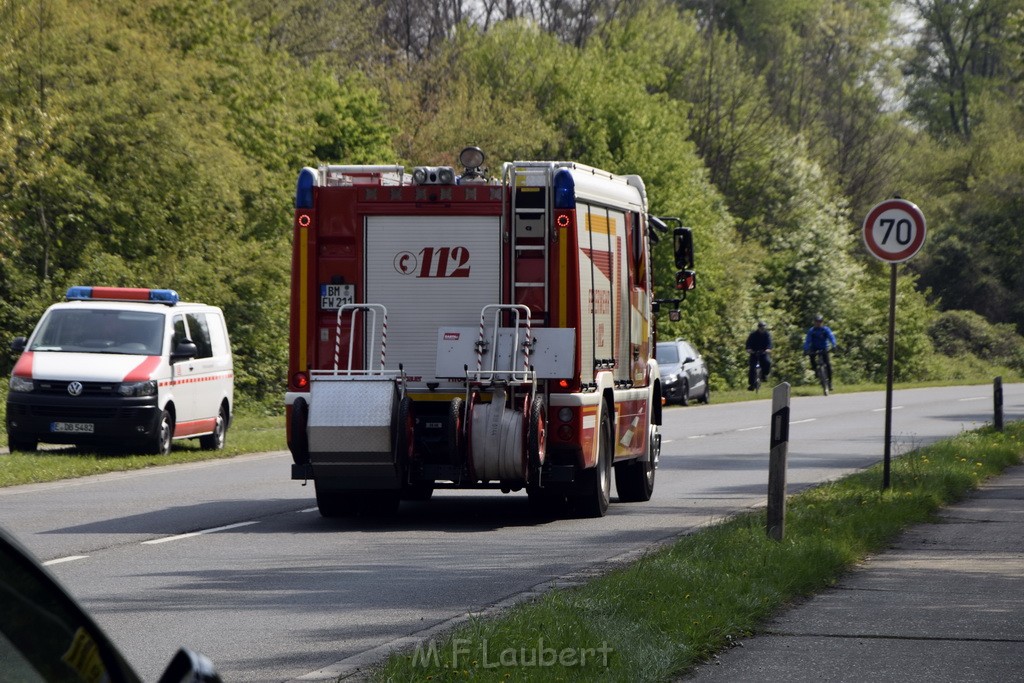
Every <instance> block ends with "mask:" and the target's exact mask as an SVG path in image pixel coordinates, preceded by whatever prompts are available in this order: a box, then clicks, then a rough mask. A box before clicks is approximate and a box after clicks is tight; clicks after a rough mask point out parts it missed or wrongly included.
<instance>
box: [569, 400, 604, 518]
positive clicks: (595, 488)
mask: <svg viewBox="0 0 1024 683" xmlns="http://www.w3.org/2000/svg"><path fill="white" fill-rule="evenodd" d="M580 484H581V485H582V486H581V489H580V491H579V493H578V494H577V499H576V507H577V509H578V511H579V513H580V515H581V516H583V517H604V515H605V513H606V512H608V503H609V502H611V495H612V419H611V409H610V408H608V406H605V407H604V410H602V411H601V425H600V433H599V435H598V448H597V465H596V466H595V467H594V468H593V469H589V470H585V471H584V472H583V475H582V476H581V477H580Z"/></svg>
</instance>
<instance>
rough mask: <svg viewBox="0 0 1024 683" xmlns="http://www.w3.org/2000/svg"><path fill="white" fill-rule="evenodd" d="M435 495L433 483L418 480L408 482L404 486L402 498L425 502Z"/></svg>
mask: <svg viewBox="0 0 1024 683" xmlns="http://www.w3.org/2000/svg"><path fill="white" fill-rule="evenodd" d="M433 495H434V487H433V486H432V485H431V484H424V483H422V482H417V483H415V484H406V485H405V486H403V487H402V500H411V501H418V502H423V501H427V500H430V498H431V496H433Z"/></svg>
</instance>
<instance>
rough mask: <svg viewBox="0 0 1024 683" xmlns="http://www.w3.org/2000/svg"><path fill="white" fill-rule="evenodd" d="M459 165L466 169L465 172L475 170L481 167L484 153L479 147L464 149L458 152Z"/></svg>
mask: <svg viewBox="0 0 1024 683" xmlns="http://www.w3.org/2000/svg"><path fill="white" fill-rule="evenodd" d="M459 163H461V164H462V165H463V166H465V167H466V170H471V169H472V170H475V169H478V168H480V167H481V166H483V164H484V153H483V151H482V150H481V149H480V148H479V147H466V148H465V149H463V150H462V151H461V152H459Z"/></svg>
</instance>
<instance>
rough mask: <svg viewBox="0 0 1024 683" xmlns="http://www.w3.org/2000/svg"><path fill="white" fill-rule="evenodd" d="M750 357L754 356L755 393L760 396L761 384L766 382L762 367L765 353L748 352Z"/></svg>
mask: <svg viewBox="0 0 1024 683" xmlns="http://www.w3.org/2000/svg"><path fill="white" fill-rule="evenodd" d="M747 353H749V354H750V355H752V356H754V384H753V386H754V393H755V394H758V393H760V392H761V383H762V382H763V381H764V379H765V378H764V375H763V372H762V371H763V368H762V367H761V356H762V355H763V354H764V353H765V352H764V351H748V352H747Z"/></svg>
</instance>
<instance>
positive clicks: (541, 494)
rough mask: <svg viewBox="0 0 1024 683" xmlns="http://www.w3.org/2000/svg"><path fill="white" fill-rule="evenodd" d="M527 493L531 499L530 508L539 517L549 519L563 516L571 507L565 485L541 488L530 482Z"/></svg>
mask: <svg viewBox="0 0 1024 683" xmlns="http://www.w3.org/2000/svg"><path fill="white" fill-rule="evenodd" d="M526 495H527V497H528V498H529V500H530V509H531V510H532V511H533V513H534V514H536V515H537V516H539V517H544V518H547V519H550V518H553V517H563V516H565V513H566V510H567V509H568V507H569V499H568V497H567V496H566V493H565V488H564V487H556V488H553V487H550V486H549V487H545V488H541V487H540V486H536V485H534V484H529V485H527V487H526Z"/></svg>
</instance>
